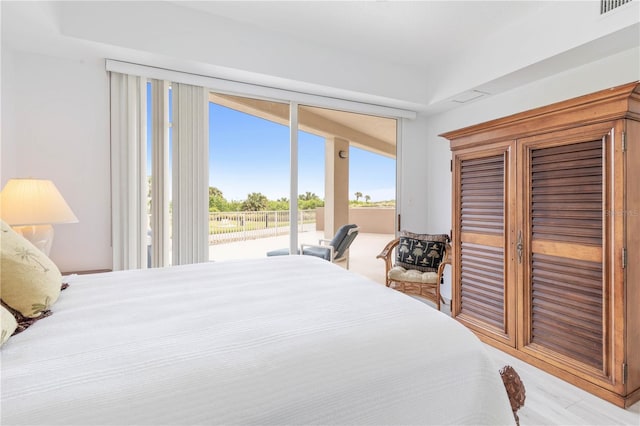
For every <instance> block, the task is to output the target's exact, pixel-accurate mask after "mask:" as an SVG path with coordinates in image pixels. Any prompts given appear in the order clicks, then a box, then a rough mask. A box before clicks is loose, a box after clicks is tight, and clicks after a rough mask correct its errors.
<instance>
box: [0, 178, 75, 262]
mask: <svg viewBox="0 0 640 426" xmlns="http://www.w3.org/2000/svg"><path fill="white" fill-rule="evenodd" d="M0 217H2V220H4V221H5V222H6V223H7V224H9V225H11V227H12V228H13V229H14V230H15V231H16V232H18V233H19V234H22V236H23V237H25V238H26V239H27V240H29V241H31V243H33V245H35V246H36V247H38V248H39V249H40V250H42V251H43V252H44V254H46V255H47V256H49V252H50V251H51V244H52V243H53V227H52V226H51V225H52V224H56V223H76V222H78V218H77V217H76V215H75V214H73V212H72V211H71V208H70V207H69V205H68V204H67V203H66V201H64V198H62V195H60V192H59V191H58V188H56V186H55V185H54V184H53V182H51V181H50V180H46V179H31V178H28V179H9V181H8V182H7V184H6V185H5V187H4V189H3V190H2V193H0Z"/></svg>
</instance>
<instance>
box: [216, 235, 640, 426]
mask: <svg viewBox="0 0 640 426" xmlns="http://www.w3.org/2000/svg"><path fill="white" fill-rule="evenodd" d="M320 237H322V235H321V234H320V233H310V235H308V236H302V237H301V238H306V239H308V240H310V241H313V242H314V243H315V241H317V238H320ZM287 238H288V237H286V236H285V237H277V238H276V239H266V240H263V241H260V240H257V241H253V242H243V243H233V244H230V245H229V244H225V245H224V246H219V247H213V248H212V258H213V259H224V258H234V257H237V258H246V257H252V255H253V256H255V257H259V256H264V255H265V253H266V251H267V250H272V249H275V248H279V247H286V246H287ZM392 239H393V236H392V235H383V234H361V235H358V237H357V238H356V239H355V240H354V242H353V245H352V249H351V267H350V270H351V271H352V272H355V273H357V274H361V275H364V276H366V277H368V278H371V279H373V280H374V281H376V282H379V283H381V284H384V262H383V261H381V260H379V259H376V255H377V254H378V253H380V251H381V250H382V248H384V246H385V244H386V243H387V242H389V241H390V240H392ZM305 242H306V241H305ZM234 244H237V245H238V246H239V247H241V249H240V250H239V251H238V252H236V250H235V249H233V247H234ZM213 250H215V252H214V251H213ZM236 253H237V254H236ZM419 300H421V301H424V300H422V299H419ZM424 302H425V303H427V304H429V303H430V302H427V301H424ZM442 311H443V312H446V313H447V314H449V313H450V311H449V306H446V305H445V306H443V307H442ZM486 347H487V350H488V351H489V353H490V354H491V356H493V358H494V359H495V361H496V365H497V366H498V368H501V367H502V366H504V365H511V366H512V367H513V368H515V370H516V371H517V372H518V374H519V375H520V378H521V379H522V381H523V383H524V386H525V389H526V400H525V405H524V407H522V408H521V409H520V410H519V411H518V415H519V417H520V425H521V426H537V425H545V426H546V425H593V426H608V425H630V426H640V403H636V404H635V405H633V406H632V407H630V408H628V409H626V410H624V409H622V408H619V407H617V406H615V405H613V404H611V403H610V402H607V401H604V400H603V399H600V398H598V397H595V396H593V395H591V394H590V393H588V392H585V391H583V390H582V389H580V388H577V387H575V386H573V385H571V384H569V383H567V382H565V381H563V380H560V379H558V378H556V377H554V376H552V375H550V374H548V373H545V372H544V371H542V370H540V369H538V368H536V367H533V366H531V365H529V364H527V363H524V362H522V361H520V360H518V359H517V358H514V357H512V356H510V355H507V354H506V353H503V352H502V351H499V350H497V349H494V348H493V347H491V346H488V345H487V346H486Z"/></svg>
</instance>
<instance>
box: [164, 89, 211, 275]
mask: <svg viewBox="0 0 640 426" xmlns="http://www.w3.org/2000/svg"><path fill="white" fill-rule="evenodd" d="M172 90H173V123H172V127H173V136H172V137H173V140H172V143H173V147H172V155H173V159H172V161H173V165H172V167H173V185H172V187H173V206H172V210H173V220H172V224H173V229H172V238H173V247H172V249H173V256H172V257H173V264H174V265H180V264H185V263H198V262H206V261H208V260H209V100H208V90H207V89H205V88H204V87H199V86H192V85H189V84H181V83H173V84H172Z"/></svg>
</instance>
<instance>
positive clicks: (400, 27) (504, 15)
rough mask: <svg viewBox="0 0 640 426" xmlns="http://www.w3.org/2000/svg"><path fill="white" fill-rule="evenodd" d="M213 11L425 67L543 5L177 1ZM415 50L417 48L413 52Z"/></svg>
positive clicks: (333, 45)
mask: <svg viewBox="0 0 640 426" xmlns="http://www.w3.org/2000/svg"><path fill="white" fill-rule="evenodd" d="M174 3H175V4H176V5H180V6H184V7H189V8H192V9H196V10H199V11H202V12H206V13H208V14H211V15H216V16H221V17H224V18H227V19H231V20H234V21H237V22H241V23H244V24H248V25H251V26H255V27H258V28H261V29H265V30H269V31H273V32H279V33H281V34H284V35H287V36H289V37H294V38H298V39H301V40H304V41H305V42H307V43H311V45H316V46H323V47H328V48H331V49H335V50H342V51H349V52H351V53H354V54H358V55H362V56H366V57H370V58H372V59H375V60H381V61H384V62H393V63H396V64H399V65H405V66H407V65H408V66H413V67H417V68H420V69H424V70H427V69H429V67H432V66H437V65H438V64H439V63H442V62H443V61H444V62H446V61H447V60H448V59H449V58H453V57H455V56H456V55H457V54H458V53H459V52H460V51H461V50H465V49H468V48H469V46H470V45H473V43H474V42H476V41H478V40H483V39H485V38H486V37H487V36H488V35H490V34H491V33H492V32H494V31H497V30H498V29H500V28H502V27H505V26H507V25H512V24H513V23H514V22H516V21H518V20H519V19H522V18H524V17H526V16H527V14H529V13H532V12H534V11H535V10H537V9H539V8H540V7H542V6H543V5H544V3H545V2H539V1H417V2H416V1H407V2H404V1H399V2H398V1H377V2H371V1H335V2H334V1H298V2H296V1H176V2H174ZM416 52H421V53H418V54H416Z"/></svg>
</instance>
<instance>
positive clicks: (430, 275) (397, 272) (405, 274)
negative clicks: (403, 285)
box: [387, 266, 438, 284]
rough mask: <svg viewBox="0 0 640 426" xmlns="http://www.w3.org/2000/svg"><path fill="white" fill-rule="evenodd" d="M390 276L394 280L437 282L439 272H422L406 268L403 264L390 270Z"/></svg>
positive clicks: (424, 282)
mask: <svg viewBox="0 0 640 426" xmlns="http://www.w3.org/2000/svg"><path fill="white" fill-rule="evenodd" d="M387 276H388V278H389V279H390V280H392V281H401V282H409V283H420V284H437V283H438V273H437V272H421V271H417V270H415V269H404V268H403V267H402V266H394V267H393V268H391V269H390V270H389V274H388V275H387Z"/></svg>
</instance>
